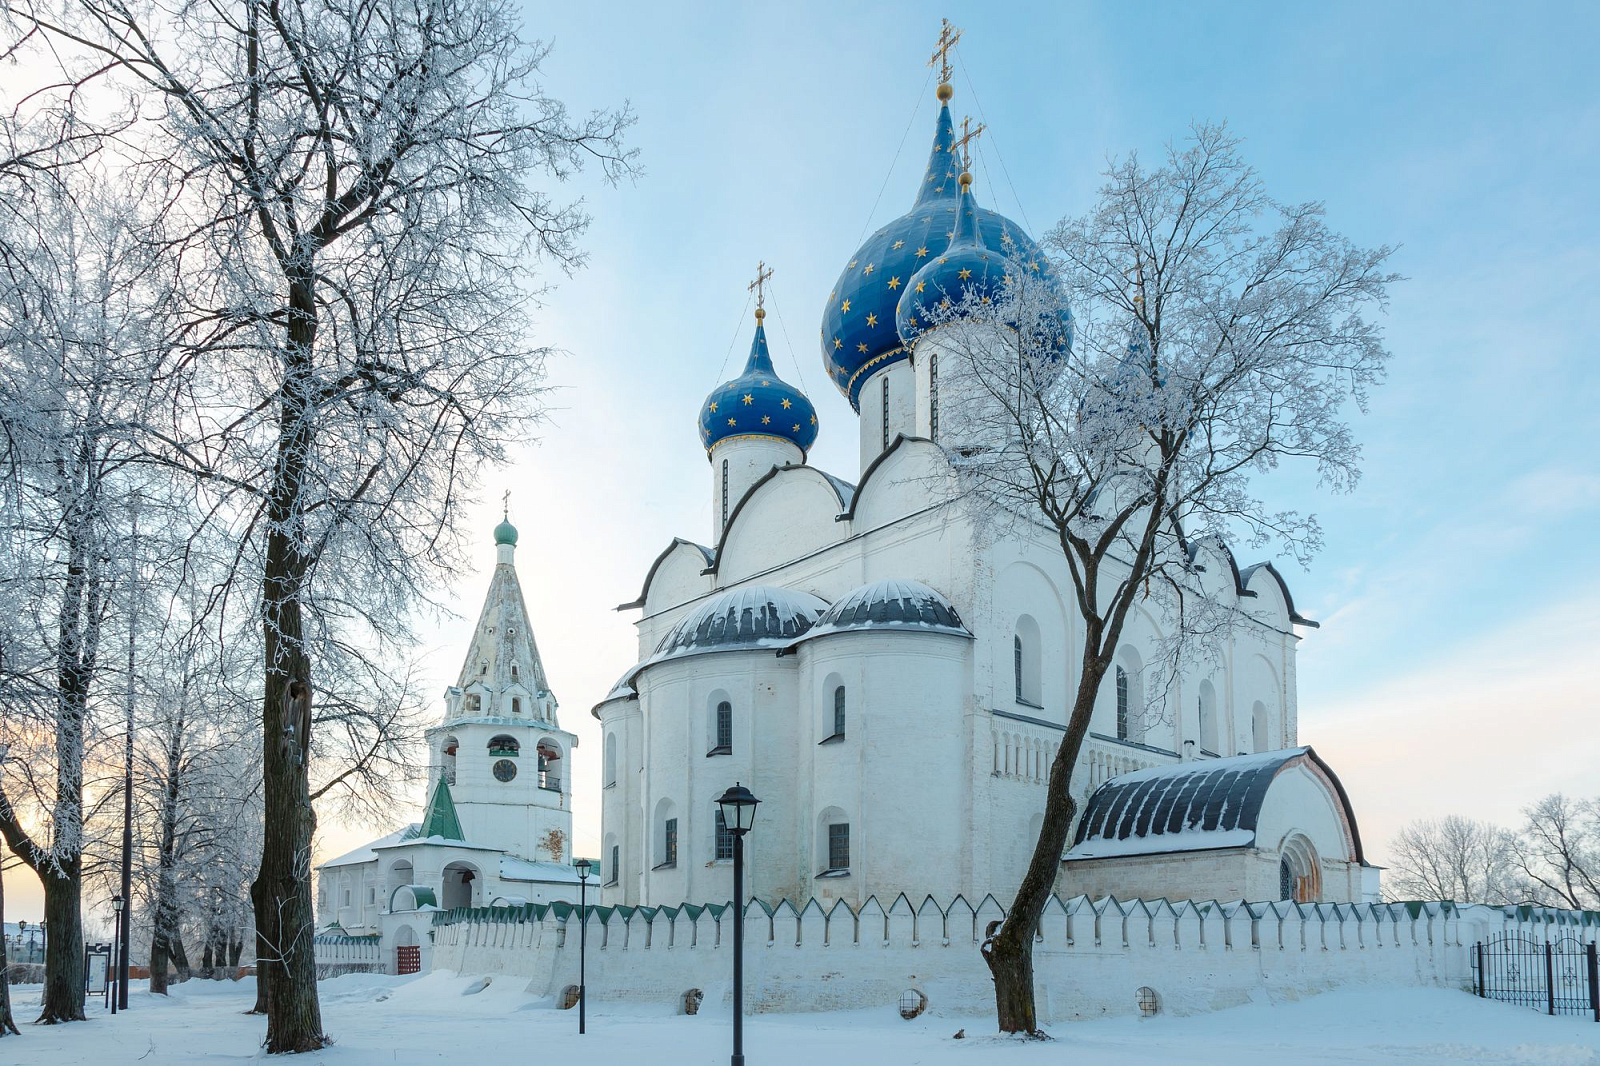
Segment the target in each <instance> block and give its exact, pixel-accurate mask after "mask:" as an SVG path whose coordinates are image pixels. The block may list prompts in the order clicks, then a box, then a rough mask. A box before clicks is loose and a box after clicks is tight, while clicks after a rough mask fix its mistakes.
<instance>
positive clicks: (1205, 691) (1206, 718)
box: [1200, 681, 1222, 755]
mask: <svg viewBox="0 0 1600 1066" xmlns="http://www.w3.org/2000/svg"><path fill="white" fill-rule="evenodd" d="M1217 743H1218V741H1217V690H1216V689H1215V688H1213V687H1212V685H1211V682H1210V681H1202V682H1200V749H1201V750H1202V751H1206V752H1210V753H1211V754H1212V755H1221V754H1222V749H1221V748H1219V747H1218V746H1217Z"/></svg>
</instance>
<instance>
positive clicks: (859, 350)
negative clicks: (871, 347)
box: [856, 343, 867, 355]
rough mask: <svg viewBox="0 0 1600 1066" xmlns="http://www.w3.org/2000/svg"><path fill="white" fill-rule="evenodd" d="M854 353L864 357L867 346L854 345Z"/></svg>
mask: <svg viewBox="0 0 1600 1066" xmlns="http://www.w3.org/2000/svg"><path fill="white" fill-rule="evenodd" d="M856 351H858V352H860V353H861V354H862V355H866V354H867V346H866V344H864V343H863V344H858V345H856Z"/></svg>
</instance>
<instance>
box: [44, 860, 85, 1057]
mask: <svg viewBox="0 0 1600 1066" xmlns="http://www.w3.org/2000/svg"><path fill="white" fill-rule="evenodd" d="M80 866H81V863H80V860H79V859H78V858H77V857H76V856H74V857H73V858H72V859H71V860H70V861H68V860H64V859H63V860H59V863H58V868H54V869H52V868H50V867H46V869H45V870H44V871H43V872H42V873H41V875H40V878H39V880H40V882H41V883H42V884H43V886H44V921H45V926H44V927H45V945H44V999H43V1002H42V1003H41V1005H40V1008H41V1009H40V1011H39V1021H40V1023H42V1024H44V1025H54V1024H56V1023H57V1022H81V1021H83V1020H84V1014H83V993H84V987H83V986H84V976H85V975H84V969H83V910H82V902H81V901H82V888H83V885H82V876H81V871H80Z"/></svg>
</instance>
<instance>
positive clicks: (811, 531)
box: [715, 466, 844, 586]
mask: <svg viewBox="0 0 1600 1066" xmlns="http://www.w3.org/2000/svg"><path fill="white" fill-rule="evenodd" d="M841 484H842V483H841V482H838V481H837V479H835V478H830V477H828V475H826V474H824V473H822V471H820V470H817V469H816V468H815V467H810V466H780V467H776V468H774V469H773V470H772V472H771V473H769V474H767V476H765V477H763V478H762V479H761V480H759V481H757V482H756V483H755V484H754V485H751V486H750V489H749V491H748V492H746V493H745V494H744V496H743V498H741V499H740V500H739V503H738V505H737V506H736V507H734V509H733V513H732V514H731V515H729V516H728V524H727V526H726V527H725V528H724V529H723V531H722V540H721V541H720V542H719V543H718V544H717V551H716V559H717V561H716V566H715V570H716V575H717V584H718V585H723V586H725V585H731V584H733V583H735V582H738V581H742V580H744V579H745V578H747V577H750V576H751V575H753V574H759V573H762V572H764V571H766V570H770V569H772V568H773V567H774V566H777V565H779V564H782V563H786V562H789V561H791V560H794V559H798V558H800V557H801V556H803V555H807V554H809V553H811V552H814V551H816V550H818V549H819V548H825V547H827V546H828V545H830V544H833V543H835V542H836V541H839V540H841V539H843V534H844V530H843V529H842V528H841V526H840V525H839V523H838V521H837V518H838V515H839V510H840V507H841V506H842V503H843V497H842V492H841V489H840V487H839V486H840V485H841Z"/></svg>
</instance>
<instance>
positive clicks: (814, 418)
mask: <svg viewBox="0 0 1600 1066" xmlns="http://www.w3.org/2000/svg"><path fill="white" fill-rule="evenodd" d="M811 424H812V425H813V426H814V425H816V424H817V416H816V415H812V416H811Z"/></svg>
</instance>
